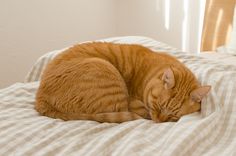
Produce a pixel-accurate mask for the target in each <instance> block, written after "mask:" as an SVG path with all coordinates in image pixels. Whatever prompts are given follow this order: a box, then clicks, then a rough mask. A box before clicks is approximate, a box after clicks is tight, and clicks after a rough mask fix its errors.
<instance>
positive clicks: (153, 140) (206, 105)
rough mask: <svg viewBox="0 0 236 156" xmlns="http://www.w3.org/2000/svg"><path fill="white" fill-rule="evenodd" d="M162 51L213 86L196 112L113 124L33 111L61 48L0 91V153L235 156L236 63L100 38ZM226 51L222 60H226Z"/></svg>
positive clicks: (151, 43)
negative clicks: (44, 74)
mask: <svg viewBox="0 0 236 156" xmlns="http://www.w3.org/2000/svg"><path fill="white" fill-rule="evenodd" d="M101 41H106V42H114V43H135V44H141V45H143V46H146V47H148V48H151V49H152V50H154V51H165V52H166V53H169V54H171V55H173V56H175V57H177V58H178V59H179V60H180V61H181V62H183V63H184V64H185V65H186V66H188V67H189V68H190V69H191V70H192V71H193V72H194V73H195V74H196V76H197V78H198V79H199V82H200V83H201V84H210V85H212V90H211V92H210V94H209V96H207V98H205V99H204V100H203V102H202V109H201V112H197V113H193V114H189V115H186V116H183V117H182V118H181V119H180V120H179V121H178V122H166V123H159V124H157V123H154V122H153V121H151V120H145V119H140V120H135V121H130V122H124V123H121V124H116V123H98V122H95V121H67V122H65V121H62V120H60V119H51V118H48V117H45V116H40V115H39V114H38V113H37V112H36V111H35V110H34V102H35V93H36V92H37V88H38V86H39V81H40V77H41V74H42V71H43V70H44V68H45V66H46V64H47V63H48V62H49V61H50V60H51V59H52V58H54V57H55V56H56V55H57V54H59V53H60V52H61V51H63V49H62V50H56V51H53V52H49V53H47V54H45V55H43V56H42V57H40V58H39V59H38V61H37V62H36V63H35V65H34V66H33V67H32V69H31V70H30V71H29V74H28V75H27V76H26V78H25V82H24V83H16V84H13V85H11V86H9V87H8V88H4V89H1V90H0V155H4V156H6V155H22V156H30V155H33V156H37V155H48V156H52V155H62V156H63V155H76V156H78V155H82V156H84V155H86V156H87V155H89V156H90V155H91V156H94V155H96V156H108V155H114V156H127V155H129V156H131V155H148V156H151V155H155V156H156V155H168V156H185V155H186V156H189V155H196V156H199V155H227V156H228V155H236V149H235V147H236V98H235V97H236V63H235V62H233V61H228V63H227V64H223V63H221V62H220V61H218V60H217V59H214V60H213V59H211V58H209V57H204V56H201V55H195V54H188V53H183V52H181V51H179V50H178V49H176V48H173V47H170V46H169V45H167V44H164V43H161V42H158V41H156V40H153V39H151V38H147V37H138V36H128V37H116V38H109V39H104V40H101ZM231 58H232V57H231V56H225V60H227V59H231Z"/></svg>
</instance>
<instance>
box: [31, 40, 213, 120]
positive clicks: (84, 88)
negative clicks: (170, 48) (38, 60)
mask: <svg viewBox="0 0 236 156" xmlns="http://www.w3.org/2000/svg"><path fill="white" fill-rule="evenodd" d="M209 90H210V86H200V85H199V83H198V81H197V79H196V78H195V76H194V75H193V73H192V72H191V71H190V70H189V69H188V68H186V67H185V66H184V65H183V64H182V63H181V62H179V61H178V60H177V59H176V58H174V57H172V56H170V55H167V54H165V53H161V52H153V51H151V50H150V49H148V48H145V47H143V46H140V45H130V44H114V43H103V42H93V43H83V44H78V45H75V46H73V47H72V48H69V49H67V50H65V51H64V52H62V53H61V54H59V55H58V56H57V57H56V58H55V59H53V60H52V61H51V62H50V63H49V64H48V65H47V67H46V69H45V71H44V73H43V75H42V79H41V82H40V86H39V89H38V92H37V95H36V105H35V108H36V110H37V111H38V112H39V113H40V114H41V115H44V116H48V117H51V118H60V119H63V120H95V121H98V122H116V123H120V122H125V121H130V120H136V119H141V118H145V119H152V120H153V121H155V122H166V121H177V120H178V119H179V118H180V117H181V116H183V115H186V114H190V113H193V112H197V111H199V110H200V103H201V100H202V99H203V97H204V96H206V94H207V93H208V92H209Z"/></svg>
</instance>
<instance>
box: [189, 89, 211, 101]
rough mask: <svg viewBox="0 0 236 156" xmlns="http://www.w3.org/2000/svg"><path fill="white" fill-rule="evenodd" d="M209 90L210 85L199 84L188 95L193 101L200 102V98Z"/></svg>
mask: <svg viewBox="0 0 236 156" xmlns="http://www.w3.org/2000/svg"><path fill="white" fill-rule="evenodd" d="M210 90H211V86H201V87H199V88H197V89H194V90H193V91H192V92H191V93H190V97H191V98H192V100H193V101H195V102H201V101H202V99H203V98H204V97H205V96H206V95H207V93H208V92H209V91H210Z"/></svg>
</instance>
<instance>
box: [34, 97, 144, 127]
mask: <svg viewBox="0 0 236 156" xmlns="http://www.w3.org/2000/svg"><path fill="white" fill-rule="evenodd" d="M35 109H36V110H37V111H38V112H39V114H41V115H43V116H47V117H51V118H55V119H62V120H65V121H68V120H93V121H97V122H109V123H121V122H126V121H131V120H136V119H143V118H142V117H141V116H139V115H137V114H136V113H133V112H110V113H98V114H80V113H74V112H73V113H64V112H60V111H58V110H56V109H55V108H53V107H52V106H50V104H49V103H47V100H42V99H41V100H38V101H36V105H35Z"/></svg>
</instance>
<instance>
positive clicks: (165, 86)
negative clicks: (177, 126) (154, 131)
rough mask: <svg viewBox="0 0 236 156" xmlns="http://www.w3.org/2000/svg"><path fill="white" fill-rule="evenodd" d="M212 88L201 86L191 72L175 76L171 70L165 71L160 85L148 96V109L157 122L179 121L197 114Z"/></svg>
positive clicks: (153, 88) (154, 87) (151, 90)
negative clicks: (191, 114)
mask: <svg viewBox="0 0 236 156" xmlns="http://www.w3.org/2000/svg"><path fill="white" fill-rule="evenodd" d="M210 88H211V87H210V86H200V85H199V84H198V82H197V80H196V78H195V76H194V75H193V74H192V73H191V72H190V71H188V70H187V71H186V70H185V71H184V72H178V73H177V74H174V72H173V70H172V69H171V68H168V69H166V70H165V71H164V73H163V75H162V77H161V82H159V85H156V86H155V85H154V86H153V87H152V88H151V89H150V92H149V94H148V107H149V111H150V116H151V118H152V120H154V121H156V122H166V121H177V120H179V118H180V117H181V116H183V115H186V114H190V113H193V112H197V111H199V110H200V108H201V101H202V99H203V98H204V97H205V96H206V95H207V93H208V92H209V91H210Z"/></svg>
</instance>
